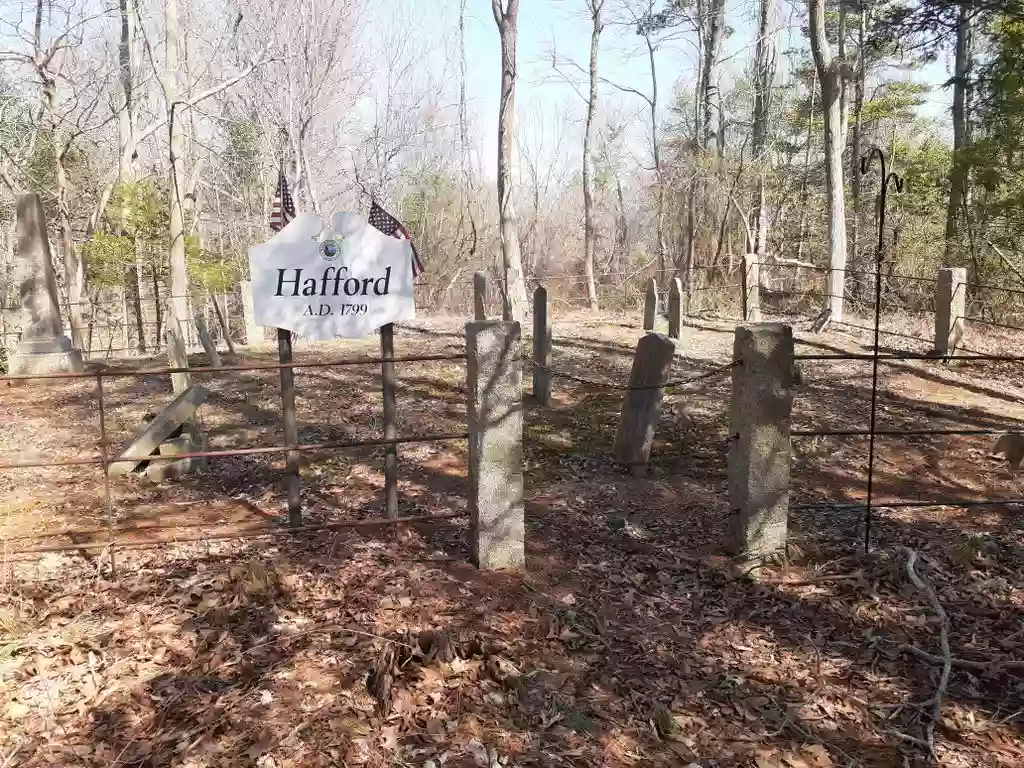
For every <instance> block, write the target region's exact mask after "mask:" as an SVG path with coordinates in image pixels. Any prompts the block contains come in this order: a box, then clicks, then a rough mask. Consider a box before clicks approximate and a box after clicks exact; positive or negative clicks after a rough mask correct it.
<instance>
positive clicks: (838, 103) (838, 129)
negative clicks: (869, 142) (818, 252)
mask: <svg viewBox="0 0 1024 768" xmlns="http://www.w3.org/2000/svg"><path fill="white" fill-rule="evenodd" d="M808 5H809V12H810V13H809V15H810V22H811V25H810V26H811V53H812V54H813V56H814V66H815V69H816V70H817V72H818V80H819V81H820V82H821V106H822V115H823V117H824V121H825V188H826V190H825V191H826V194H827V199H828V251H829V273H828V307H829V308H830V309H831V310H832V320H834V321H840V320H842V319H843V293H844V289H845V286H846V197H845V193H844V189H843V149H844V147H845V144H844V138H845V127H844V125H843V82H844V80H845V73H844V67H845V62H844V61H843V60H842V59H841V58H839V57H837V56H833V55H832V51H831V50H830V49H829V43H828V39H827V38H826V36H825V0H808Z"/></svg>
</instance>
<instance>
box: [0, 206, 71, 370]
mask: <svg viewBox="0 0 1024 768" xmlns="http://www.w3.org/2000/svg"><path fill="white" fill-rule="evenodd" d="M17 216H18V254H17V256H16V257H15V261H14V270H13V274H12V282H13V283H14V284H15V285H16V286H17V288H18V297H19V304H20V307H21V320H20V322H21V325H22V332H21V339H20V341H19V342H18V346H17V349H16V350H15V353H14V354H13V355H12V356H11V360H10V364H9V367H8V372H9V373H11V374H12V375H14V374H33V373H59V372H65V371H81V370H82V368H83V366H82V352H81V350H78V349H75V348H74V347H73V346H72V345H71V339H69V338H68V337H67V336H65V335H64V333H63V330H62V327H61V319H60V310H59V309H58V307H57V281H56V278H55V277H54V274H53V261H52V260H51V257H50V241H49V239H48V238H47V236H46V220H45V218H44V216H43V204H42V203H41V202H40V200H39V195H36V194H28V195H18V213H17Z"/></svg>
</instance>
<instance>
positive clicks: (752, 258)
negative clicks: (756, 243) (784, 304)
mask: <svg viewBox="0 0 1024 768" xmlns="http://www.w3.org/2000/svg"><path fill="white" fill-rule="evenodd" d="M743 321H744V322H746V323H759V322H761V265H760V264H759V263H758V261H757V254H756V253H745V254H743Z"/></svg>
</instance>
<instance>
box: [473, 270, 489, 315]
mask: <svg viewBox="0 0 1024 768" xmlns="http://www.w3.org/2000/svg"><path fill="white" fill-rule="evenodd" d="M473 319H474V320H475V321H476V322H478V323H482V322H483V321H484V320H486V319H487V275H485V274H484V273H483V272H474V273H473Z"/></svg>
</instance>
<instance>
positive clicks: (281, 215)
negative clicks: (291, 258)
mask: <svg viewBox="0 0 1024 768" xmlns="http://www.w3.org/2000/svg"><path fill="white" fill-rule="evenodd" d="M294 218H295V201H294V200H293V199H292V193H291V192H290V191H289V190H288V180H287V179H286V178H285V177H284V171H278V174H277V192H276V193H275V194H274V203H273V205H271V207H270V229H271V231H273V232H280V231H281V230H282V229H284V228H285V227H287V226H288V222H290V221H291V220H292V219H294Z"/></svg>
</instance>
